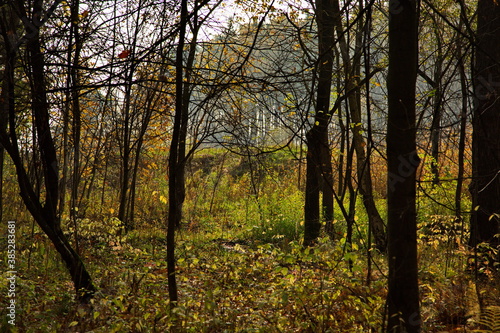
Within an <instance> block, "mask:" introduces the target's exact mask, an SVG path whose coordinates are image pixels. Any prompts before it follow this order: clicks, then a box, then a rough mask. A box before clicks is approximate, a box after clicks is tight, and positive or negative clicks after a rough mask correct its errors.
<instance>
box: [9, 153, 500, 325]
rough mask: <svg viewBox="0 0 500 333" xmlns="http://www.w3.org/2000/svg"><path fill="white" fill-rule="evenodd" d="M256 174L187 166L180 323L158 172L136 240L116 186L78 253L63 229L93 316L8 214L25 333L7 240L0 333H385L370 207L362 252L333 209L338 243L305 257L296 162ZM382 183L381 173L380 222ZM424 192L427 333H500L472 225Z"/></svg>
mask: <svg viewBox="0 0 500 333" xmlns="http://www.w3.org/2000/svg"><path fill="white" fill-rule="evenodd" d="M251 163H252V162H251V161H250V160H247V159H245V158H234V157H230V156H229V155H228V154H226V153H221V152H218V151H205V152H204V154H202V155H200V156H199V157H197V158H195V159H194V160H193V161H192V163H191V164H190V165H189V167H188V177H187V183H186V185H187V193H186V204H185V209H184V219H183V221H184V222H183V225H182V226H181V228H180V230H179V231H178V233H177V248H176V256H177V281H178V284H179V286H178V289H179V303H178V304H177V305H178V306H177V307H175V309H174V310H173V311H171V310H170V305H169V301H168V292H167V269H166V252H165V251H166V230H165V224H166V223H165V216H166V207H167V205H166V200H167V199H166V196H167V191H166V184H165V183H166V181H165V171H164V170H161V168H159V166H157V165H155V164H154V163H153V162H151V163H149V164H148V165H147V168H145V170H146V171H145V172H144V173H143V174H141V175H140V177H139V181H140V182H141V183H142V184H143V185H142V186H141V187H140V188H139V189H138V191H137V207H136V216H137V218H136V224H135V226H134V229H133V230H131V231H129V232H128V233H124V232H123V225H122V223H121V222H120V221H119V220H118V219H116V218H115V217H113V216H114V215H115V214H114V213H115V212H116V211H117V206H116V201H114V200H113V198H116V197H117V193H116V192H113V191H116V187H115V186H108V187H107V188H106V192H105V191H104V189H102V191H95V193H97V194H96V195H95V197H90V198H89V200H88V202H87V206H86V207H84V208H85V209H86V210H85V211H86V213H84V208H82V209H81V211H80V213H81V214H85V216H87V217H86V218H81V219H78V220H77V221H76V222H77V223H76V225H77V226H78V232H77V234H78V237H77V238H78V243H76V242H75V232H74V228H73V225H74V223H73V222H70V221H69V219H68V218H67V217H64V216H63V221H64V225H63V228H64V230H67V232H68V237H69V238H70V240H71V242H72V243H73V246H74V247H75V248H78V251H79V253H80V255H81V257H82V259H83V261H84V262H85V264H86V266H87V268H88V270H89V272H90V274H91V276H92V277H93V281H94V283H95V285H96V287H97V288H98V292H97V294H96V295H95V298H94V299H93V300H92V302H91V303H90V304H88V305H85V306H82V305H79V304H77V303H75V301H74V290H73V286H72V283H71V281H70V278H69V275H68V273H67V271H66V268H65V267H64V265H63V264H62V262H61V259H60V257H59V256H58V254H57V252H56V251H55V250H54V248H53V246H52V245H51V244H50V242H49V240H48V239H47V237H46V236H45V235H44V234H43V233H42V232H41V231H40V230H39V229H38V227H37V226H36V225H34V224H33V222H32V220H31V219H30V217H29V216H28V215H27V213H24V215H23V213H22V212H21V211H19V209H18V208H17V210H16V207H22V203H17V204H16V205H14V204H13V205H12V206H13V207H14V208H12V211H8V210H6V214H10V215H12V216H16V217H18V220H17V221H16V248H17V260H16V271H17V273H16V275H17V280H16V320H15V323H16V326H11V325H9V324H8V323H7V319H8V317H7V316H6V313H7V312H6V308H5V307H4V304H6V302H7V297H5V296H6V291H7V285H8V282H7V278H8V277H9V276H8V274H9V273H8V270H6V269H4V267H6V265H7V262H6V260H5V259H6V258H7V239H6V238H4V237H1V238H0V267H2V271H1V281H2V291H1V293H0V304H2V308H1V310H0V315H1V320H0V333H2V332H8V331H9V330H10V331H12V332H102V333H109V332H167V331H174V329H175V331H177V332H193V333H199V332H207V333H208V332H214V333H222V332H264V333H267V332H284V333H286V332H312V333H315V332H333V333H338V332H360V333H361V332H383V331H384V322H385V320H384V317H385V314H386V301H385V298H386V294H387V286H386V285H387V264H386V258H385V255H383V254H380V253H378V252H377V251H376V250H374V249H372V248H371V246H368V245H367V241H366V240H367V239H368V238H369V237H368V233H367V226H366V224H367V223H366V221H367V217H366V214H365V213H364V209H363V206H362V203H361V202H358V204H357V207H356V216H355V218H354V220H355V223H354V233H353V235H352V244H349V243H347V242H346V239H348V238H347V234H346V230H345V219H344V217H343V216H342V215H341V213H340V209H336V211H335V213H336V216H335V230H336V232H337V237H336V239H335V240H334V241H332V240H330V239H329V238H328V237H324V238H321V239H320V240H319V243H318V245H317V246H316V247H314V248H306V249H305V248H303V247H302V246H301V241H302V233H303V222H302V220H303V217H302V214H303V188H302V187H303V179H301V175H303V170H302V171H301V170H300V163H299V162H297V159H294V158H290V156H289V155H286V154H284V153H281V152H278V153H276V154H274V155H269V156H267V157H266V158H265V159H264V158H261V160H260V161H259V163H258V164H254V165H252V164H251ZM378 165H383V164H377V165H374V168H376V167H378ZM383 173H384V171H383V170H374V180H375V182H374V188H375V190H376V191H377V204H378V205H379V209H380V212H381V214H382V215H384V211H385V209H384V207H385V200H384V194H383V191H384V188H385V185H384V183H383V182H384V178H383V177H382V176H381V175H383ZM302 177H303V176H302ZM108 181H113V179H109V180H108ZM103 183H105V182H102V183H101V184H103ZM426 184H427V183H426V182H422V183H421V186H420V187H419V199H418V221H419V225H418V245H419V258H418V259H419V284H420V292H421V314H422V321H423V322H422V327H423V332H441V333H444V332H500V330H498V327H500V307H499V306H500V273H499V272H498V270H496V271H495V270H494V269H493V268H492V267H490V266H488V265H484V260H483V259H481V258H479V260H477V261H475V260H473V259H471V258H473V253H471V251H470V250H468V249H467V246H466V245H465V243H466V240H467V237H468V236H467V231H466V228H464V225H466V223H464V224H461V225H456V223H455V222H454V221H455V217H454V216H453V215H450V214H453V212H450V211H449V210H446V209H444V208H443V206H444V205H438V204H437V200H447V198H453V197H454V196H453V190H454V187H453V184H451V183H449V182H448V183H447V182H443V185H441V186H439V187H433V188H431V187H429V188H423V187H424V186H426ZM9 190H12V195H13V196H14V195H15V193H17V192H15V189H14V188H12V189H10V188H9ZM424 190H425V191H426V192H425V193H423V191H424ZM101 193H102V195H101ZM104 194H105V195H104ZM466 199H467V198H466V194H464V200H466ZM344 201H345V202H349V199H348V197H346V198H345V200H344ZM358 201H360V200H358ZM463 204H464V207H465V206H470V203H469V202H464V203H463ZM383 217H384V216H383ZM77 245H78V246H77ZM495 325H496V326H495ZM495 327H496V328H495ZM479 329H482V331H479Z"/></svg>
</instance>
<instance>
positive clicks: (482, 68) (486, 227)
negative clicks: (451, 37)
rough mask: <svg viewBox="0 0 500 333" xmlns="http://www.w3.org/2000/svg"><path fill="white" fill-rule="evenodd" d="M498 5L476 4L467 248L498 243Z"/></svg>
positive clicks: (490, 2)
mask: <svg viewBox="0 0 500 333" xmlns="http://www.w3.org/2000/svg"><path fill="white" fill-rule="evenodd" d="M499 31H500V3H498V1H496V0H479V2H478V7H477V43H476V58H475V63H474V68H473V83H474V92H475V96H474V97H475V109H474V114H473V117H474V118H473V123H472V126H473V135H472V184H471V188H470V189H471V194H472V206H473V209H472V215H471V238H470V244H471V245H472V246H475V245H477V244H478V243H480V242H487V243H490V245H492V246H494V247H497V246H499V245H500V239H499V238H498V236H495V235H497V234H499V233H500V230H499V224H500V223H499V222H500V200H499V198H500V135H499V134H498V129H499V128H500V33H499Z"/></svg>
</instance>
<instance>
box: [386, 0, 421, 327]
mask: <svg viewBox="0 0 500 333" xmlns="http://www.w3.org/2000/svg"><path fill="white" fill-rule="evenodd" d="M389 6H390V9H391V10H390V14H389V73H388V76H387V89H388V105H389V114H388V126H387V169H388V189H387V211H388V225H387V227H388V260H389V281H388V287H389V290H388V295H387V304H388V326H387V332H391V333H396V332H409V333H411V332H420V325H421V319H420V308H419V293H418V263H417V223H416V219H417V214H416V206H415V204H416V170H417V167H418V165H419V163H420V159H419V157H418V155H417V151H416V129H415V84H416V76H417V54H418V53H417V52H418V47H417V45H418V35H417V31H418V30H417V22H418V21H417V4H416V1H414V0H392V1H390V3H389Z"/></svg>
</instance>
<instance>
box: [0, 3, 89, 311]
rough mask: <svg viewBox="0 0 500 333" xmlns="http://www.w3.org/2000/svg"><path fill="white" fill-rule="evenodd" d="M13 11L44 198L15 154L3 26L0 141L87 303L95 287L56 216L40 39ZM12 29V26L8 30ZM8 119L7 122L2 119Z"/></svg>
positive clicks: (10, 59)
mask: <svg viewBox="0 0 500 333" xmlns="http://www.w3.org/2000/svg"><path fill="white" fill-rule="evenodd" d="M42 3H43V2H42V1H40V0H37V1H35V2H34V3H33V17H42V15H41V14H42ZM15 5H16V6H17V8H16V12H18V13H23V16H24V17H23V22H24V24H25V28H26V31H27V32H28V34H27V36H28V38H27V46H26V48H27V52H28V54H27V57H26V59H28V70H27V73H28V77H29V80H30V86H31V107H32V111H33V114H34V128H33V132H36V134H37V135H36V139H37V140H36V141H34V142H33V145H34V146H33V147H32V148H33V150H37V151H39V152H40V159H41V162H42V163H41V169H42V172H43V182H44V190H45V193H44V198H43V204H42V198H41V197H40V195H38V194H37V193H36V192H35V189H34V186H33V183H32V182H31V181H30V179H29V176H28V174H27V172H26V169H25V166H24V161H23V160H22V157H21V154H20V152H19V139H18V137H17V133H16V126H15V125H16V110H15V107H14V103H15V98H14V93H15V92H14V80H15V78H14V70H13V68H14V67H15V66H14V65H15V54H16V52H17V45H15V44H11V41H12V40H11V39H10V38H9V36H8V31H9V30H10V29H9V30H7V29H6V27H5V26H4V25H2V26H1V28H2V29H1V30H2V35H3V37H4V41H5V45H6V59H7V61H6V66H5V73H6V74H7V75H6V76H5V78H6V80H7V81H8V82H7V83H6V85H7V86H8V98H7V100H8V105H7V110H8V111H7V113H3V114H2V118H3V120H7V121H6V123H8V126H9V128H8V133H7V132H6V131H5V130H3V129H2V130H0V142H1V144H2V145H3V146H4V148H5V149H6V151H7V152H8V154H9V155H10V157H11V159H12V161H13V163H14V165H15V168H16V173H17V179H18V184H19V188H20V194H21V197H22V199H23V202H24V204H25V205H26V207H27V209H28V210H29V212H30V213H31V214H32V216H33V218H34V219H35V221H36V222H37V223H38V225H39V226H40V227H41V228H42V230H43V231H44V232H45V233H46V234H47V236H48V237H49V239H50V240H51V241H52V243H53V245H54V247H55V248H56V250H57V252H58V253H59V254H60V255H61V257H62V259H63V261H64V262H65V264H66V267H67V268H68V271H69V273H70V275H71V279H72V280H73V284H74V287H75V290H76V294H77V298H78V299H79V300H81V301H86V300H88V299H89V298H90V297H91V296H92V295H93V293H94V291H95V287H94V285H93V284H92V279H91V278H90V274H89V273H88V272H87V270H86V269H85V266H84V264H83V262H82V260H81V258H80V257H79V256H78V254H77V253H76V252H75V251H74V250H73V249H72V248H71V245H70V244H69V242H68V240H67V239H66V237H65V236H64V234H63V232H62V230H61V225H60V217H59V215H58V207H57V205H58V202H59V194H60V193H59V168H58V163H57V153H56V148H55V143H54V140H53V138H52V134H51V129H50V117H49V107H48V102H47V90H46V86H45V78H44V68H45V63H44V58H43V54H42V52H41V45H40V36H39V33H38V30H34V27H35V25H34V24H33V23H32V22H30V21H29V19H28V18H27V17H26V15H25V14H24V12H25V8H24V6H23V3H22V2H16V4H15ZM9 28H12V29H15V26H12V27H9ZM6 118H8V119H6Z"/></svg>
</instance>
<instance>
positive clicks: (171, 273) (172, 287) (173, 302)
mask: <svg viewBox="0 0 500 333" xmlns="http://www.w3.org/2000/svg"><path fill="white" fill-rule="evenodd" d="M187 20H188V9H187V0H182V1H181V16H180V25H179V43H178V44H177V50H176V63H175V113H174V128H173V132H172V141H171V142H170V153H169V157H168V200H169V202H168V221H167V222H168V225H167V271H168V295H169V299H170V307H171V308H173V307H176V306H177V301H178V294H177V280H176V272H175V229H176V228H177V226H179V225H180V222H181V218H182V201H183V196H182V193H183V190H182V189H180V187H182V186H183V184H184V181H183V180H182V178H183V177H184V173H183V172H182V171H183V170H184V168H182V167H181V168H179V166H181V165H182V163H184V156H182V152H183V149H182V147H181V146H182V144H183V142H184V143H185V140H186V138H185V137H182V134H183V133H185V132H184V131H183V129H182V127H183V124H184V122H187V119H183V117H184V116H185V113H184V107H183V104H184V103H183V102H184V98H183V92H184V83H183V80H184V61H183V56H184V45H185V42H184V39H185V36H186V30H187ZM179 171H181V172H179Z"/></svg>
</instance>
